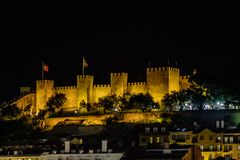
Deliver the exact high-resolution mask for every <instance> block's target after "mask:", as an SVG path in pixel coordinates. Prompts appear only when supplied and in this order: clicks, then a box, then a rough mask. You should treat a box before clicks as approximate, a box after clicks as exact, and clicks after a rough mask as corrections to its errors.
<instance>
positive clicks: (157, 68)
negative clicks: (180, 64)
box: [147, 67, 179, 72]
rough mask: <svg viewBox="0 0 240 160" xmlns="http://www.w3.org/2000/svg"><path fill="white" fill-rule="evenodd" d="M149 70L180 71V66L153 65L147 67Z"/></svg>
mask: <svg viewBox="0 0 240 160" xmlns="http://www.w3.org/2000/svg"><path fill="white" fill-rule="evenodd" d="M147 71H148V72H156V71H174V72H179V69H178V68H174V67H153V68H147Z"/></svg>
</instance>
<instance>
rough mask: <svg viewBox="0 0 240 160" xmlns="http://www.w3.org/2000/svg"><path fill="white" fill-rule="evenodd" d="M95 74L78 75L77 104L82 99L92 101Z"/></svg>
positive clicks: (87, 101)
mask: <svg viewBox="0 0 240 160" xmlns="http://www.w3.org/2000/svg"><path fill="white" fill-rule="evenodd" d="M92 90H93V76H90V75H78V76H77V106H79V105H80V102H81V101H85V102H86V103H92Z"/></svg>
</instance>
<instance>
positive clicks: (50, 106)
mask: <svg viewBox="0 0 240 160" xmlns="http://www.w3.org/2000/svg"><path fill="white" fill-rule="evenodd" d="M66 101H67V98H66V95H65V94H62V93H58V94H56V95H53V96H52V97H50V98H49V100H48V101H47V111H50V112H52V113H60V112H61V111H63V105H64V103H65V102H66Z"/></svg>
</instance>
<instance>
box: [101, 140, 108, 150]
mask: <svg viewBox="0 0 240 160" xmlns="http://www.w3.org/2000/svg"><path fill="white" fill-rule="evenodd" d="M102 152H107V140H102Z"/></svg>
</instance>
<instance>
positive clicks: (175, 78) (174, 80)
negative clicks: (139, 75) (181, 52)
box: [147, 67, 179, 102]
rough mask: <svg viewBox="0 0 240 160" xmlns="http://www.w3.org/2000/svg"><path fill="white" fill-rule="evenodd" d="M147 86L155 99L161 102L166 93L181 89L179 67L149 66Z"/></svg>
mask: <svg viewBox="0 0 240 160" xmlns="http://www.w3.org/2000/svg"><path fill="white" fill-rule="evenodd" d="M147 86H148V91H149V93H150V94H151V95H152V96H153V99H154V100H155V101H157V102H161V99H162V98H163V96H164V94H166V93H170V92H171V91H179V69H177V68H172V67H159V68H147Z"/></svg>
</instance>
